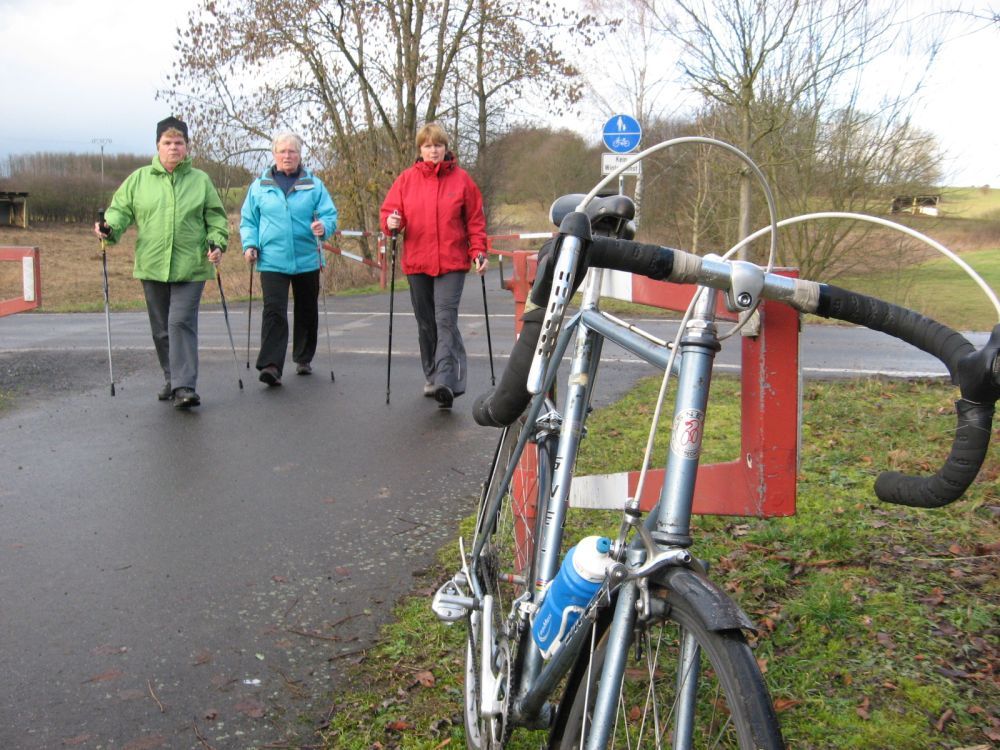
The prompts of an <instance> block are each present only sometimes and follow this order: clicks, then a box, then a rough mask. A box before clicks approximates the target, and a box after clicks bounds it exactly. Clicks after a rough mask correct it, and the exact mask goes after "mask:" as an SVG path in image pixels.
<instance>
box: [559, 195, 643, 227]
mask: <svg viewBox="0 0 1000 750" xmlns="http://www.w3.org/2000/svg"><path fill="white" fill-rule="evenodd" d="M583 198H584V195H583V193H571V194H569V195H564V196H562V197H561V198H556V199H555V200H554V201H553V202H552V207H551V208H549V219H551V220H552V223H553V224H555V225H556V226H557V227H558V226H559V225H560V224H562V220H563V218H564V217H565V216H566V214H568V213H571V212H572V211H575V210H576V207H577V206H578V205H580V201H582V200H583ZM586 213H587V217H588V218H589V219H590V225H591V226H592V227H593V228H594V230H597V231H598V232H599V230H602V229H603V230H613V229H615V228H616V227H617V226H618V224H619V223H620V222H631V221H632V219H634V218H635V203H633V202H632V199H631V198H629V197H628V196H627V195H619V194H617V193H615V194H613V195H603V196H600V197H598V198H594V199H593V200H591V201H590V203H588V204H587V208H586ZM599 233H600V232H599ZM634 235H635V232H634V230H633V232H632V236H634Z"/></svg>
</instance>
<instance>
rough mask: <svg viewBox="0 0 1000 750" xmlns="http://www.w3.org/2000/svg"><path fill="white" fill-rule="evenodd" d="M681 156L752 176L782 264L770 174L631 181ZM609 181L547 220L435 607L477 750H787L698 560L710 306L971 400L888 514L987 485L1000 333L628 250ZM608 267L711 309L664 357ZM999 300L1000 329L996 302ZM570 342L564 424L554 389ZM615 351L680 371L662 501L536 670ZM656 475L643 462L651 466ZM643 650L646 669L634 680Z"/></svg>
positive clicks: (702, 262) (614, 556)
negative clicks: (924, 364) (913, 355)
mask: <svg viewBox="0 0 1000 750" xmlns="http://www.w3.org/2000/svg"><path fill="white" fill-rule="evenodd" d="M683 142H697V143H707V144H710V145H717V146H721V147H723V148H725V149H727V150H729V151H730V152H731V153H734V154H735V155H737V156H738V157H739V158H741V159H742V160H743V161H744V162H745V163H746V164H747V165H748V166H749V167H750V169H751V170H754V172H755V173H756V174H757V175H758V179H759V180H761V181H762V184H764V185H765V192H766V194H767V198H768V204H769V208H770V211H771V226H770V227H769V228H768V230H769V231H770V235H771V251H772V257H773V252H774V248H775V242H776V236H777V231H776V230H777V228H778V227H779V226H781V225H782V223H781V222H778V221H777V220H776V217H775V212H774V208H773V201H772V200H771V197H770V193H769V192H768V191H767V189H766V183H764V182H763V175H762V174H760V171H759V169H757V168H756V165H754V164H753V162H752V161H750V160H749V158H747V157H746V156H745V155H743V154H742V153H740V152H738V151H737V150H736V149H734V148H733V147H732V146H729V145H728V144H723V143H721V142H718V141H714V140H712V139H703V138H687V139H677V140H675V141H668V142H666V143H665V144H659V146H657V147H654V148H653V149H647V150H646V151H645V152H643V153H642V154H640V155H638V156H637V157H635V158H633V159H632V160H631V161H630V162H629V163H626V164H624V165H622V167H621V169H625V168H627V167H628V166H630V164H631V163H634V161H636V160H638V159H641V158H642V157H643V156H645V155H648V154H649V153H652V152H653V151H654V150H657V149H659V148H666V147H669V146H672V145H677V144H679V143H683ZM614 177H615V175H614V174H612V175H610V176H609V177H608V178H607V179H606V180H605V181H604V183H602V184H599V185H598V186H597V187H596V188H595V189H594V190H593V191H592V193H591V194H589V195H587V196H584V197H583V198H582V199H581V198H579V196H573V197H569V198H567V199H563V200H561V201H557V202H556V203H555V204H554V205H553V211H552V218H553V220H554V222H555V223H556V224H557V225H559V227H560V232H559V237H558V239H557V240H556V241H555V242H554V243H552V244H549V245H547V247H546V248H544V249H543V251H542V253H540V255H539V262H538V271H537V274H536V279H535V283H534V286H533V288H532V292H531V299H530V304H529V305H528V306H526V308H525V313H524V315H523V318H522V321H523V327H522V331H521V335H520V337H519V338H518V340H517V342H516V344H515V346H514V349H513V350H512V352H511V355H510V359H509V362H508V365H507V367H506V369H505V371H504V373H503V374H502V376H501V379H500V383H499V385H498V386H497V387H496V388H495V389H494V390H493V391H491V392H490V393H488V394H485V395H484V396H482V397H480V399H479V400H478V401H477V402H476V405H475V407H474V409H473V413H474V416H475V418H476V421H477V422H479V423H480V424H482V425H487V426H493V427H499V428H500V429H501V434H500V438H499V441H498V445H497V449H496V451H495V453H494V456H493V460H492V462H491V467H490V470H489V473H488V476H487V479H486V481H485V482H484V487H483V492H482V496H481V498H480V505H479V511H478V514H477V521H476V527H475V532H474V535H473V540H472V546H471V549H470V550H469V551H468V553H467V552H466V550H465V548H464V543H462V542H460V551H461V557H462V569H461V570H460V571H459V572H458V573H457V574H456V575H455V576H454V577H453V578H452V579H451V580H449V581H448V582H447V583H445V584H444V585H443V586H442V587H441V588H440V589H439V590H438V592H437V593H436V594H435V597H434V602H433V605H432V606H433V608H434V611H435V612H436V614H437V615H438V616H439V617H440V618H441V619H443V620H446V621H455V620H460V619H464V620H466V621H467V625H468V632H467V642H466V667H465V696H464V698H465V710H464V717H465V727H466V741H467V745H468V747H469V748H473V749H475V750H487V749H489V750H493V749H496V748H502V747H504V746H505V745H506V743H507V741H508V739H509V737H510V734H511V732H512V730H513V729H514V728H516V727H527V728H534V729H545V730H546V731H547V732H548V746H549V747H550V748H580V749H581V750H582V749H583V748H586V750H603V749H604V748H608V747H613V748H619V747H621V748H642V747H655V748H660V747H671V748H674V749H675V750H680V749H687V748H729V747H732V748H740V750H757V749H760V748H782V747H784V742H783V739H782V734H781V728H780V726H779V722H778V719H777V715H776V712H775V710H774V707H773V705H772V702H771V698H770V696H769V694H768V690H767V686H766V684H765V682H764V679H763V677H762V675H761V672H760V669H759V667H758V665H757V662H756V660H755V658H754V655H753V653H752V651H751V649H750V646H749V645H748V642H747V638H746V636H745V633H746V632H748V631H752V630H753V628H754V625H753V623H752V622H751V620H750V618H749V617H748V616H747V615H746V614H745V613H744V612H743V611H742V610H741V609H740V607H739V605H738V604H737V603H735V602H734V601H733V600H731V599H730V598H729V596H728V595H727V594H726V593H725V592H724V591H723V590H722V589H721V588H720V587H719V586H717V585H716V584H714V583H713V582H712V579H711V578H710V577H709V574H708V566H707V564H706V563H705V562H703V561H701V560H699V559H698V558H697V557H695V556H694V554H692V551H691V548H692V546H693V543H694V540H693V539H692V536H691V528H690V519H691V513H692V498H693V493H694V482H695V474H696V472H697V468H698V461H699V456H700V453H701V445H700V434H701V431H702V429H701V428H702V427H703V425H704V418H705V414H706V409H707V404H708V400H709V387H710V383H711V374H712V366H713V361H714V356H715V353H716V351H717V350H718V349H719V348H720V335H719V332H718V330H717V326H716V300H717V297H718V296H719V294H720V293H724V295H725V300H726V304H727V306H728V307H729V309H730V310H732V311H734V312H739V313H741V316H742V319H744V320H745V319H746V318H747V317H748V316H749V314H750V313H752V311H753V310H755V309H756V307H757V305H759V304H760V302H761V301H762V300H765V299H766V300H778V301H781V302H784V303H786V304H788V305H790V306H791V307H793V308H795V309H796V310H798V311H799V312H800V313H802V312H807V313H813V314H818V315H821V316H824V317H831V318H836V319H839V320H844V321H847V322H851V323H856V324H860V325H864V326H866V327H868V328H872V329H874V330H879V331H882V332H885V333H888V334H890V335H893V336H896V337H897V338H900V339H901V340H903V341H906V342H908V343H910V344H912V345H914V346H917V347H918V348H920V349H922V350H924V351H926V352H928V353H930V354H933V355H934V356H936V357H938V358H939V359H940V360H941V361H942V362H943V363H944V364H945V365H946V366H947V368H948V371H949V373H950V374H951V376H952V380H953V382H955V383H956V384H958V385H959V387H960V391H961V399H960V400H959V401H958V402H957V403H956V409H957V414H958V416H957V421H958V428H957V431H956V434H955V438H954V442H953V445H952V449H951V453H950V455H949V457H948V459H947V461H946V462H945V464H944V465H943V467H942V468H941V469H940V470H939V471H938V472H937V473H936V474H935V475H933V476H929V477H911V476H904V475H901V474H898V473H892V472H887V473H883V474H882V475H880V476H879V477H878V479H877V480H876V483H875V492H876V495H877V496H878V497H879V498H880V499H882V500H884V501H888V502H892V503H897V504H902V505H909V506H916V507H927V508H931V507H940V506H942V505H945V504H948V503H951V502H954V501H955V500H957V499H958V498H959V497H960V496H961V495H962V494H963V493H964V491H965V490H966V489H967V488H968V486H969V485H970V484H971V483H972V482H973V481H974V480H975V478H976V475H977V473H978V471H979V467H980V466H981V464H982V462H983V460H984V458H985V456H986V451H987V448H988V445H989V437H990V433H991V430H992V418H993V412H994V405H995V403H996V401H997V400H998V398H1000V324H998V325H997V326H996V327H995V328H994V329H993V331H992V334H991V337H990V339H989V341H988V342H987V343H986V345H985V346H983V347H982V348H981V349H979V350H978V351H977V350H976V349H975V347H974V346H973V345H972V344H971V343H969V342H968V341H967V340H966V339H965V338H964V337H963V336H962V335H961V334H959V333H957V332H955V331H953V330H951V329H950V328H948V327H946V326H944V325H942V324H940V323H937V322H935V321H933V320H930V319H929V318H925V317H923V316H920V315H919V314H917V313H915V312H913V311H910V310H907V309H905V308H902V307H898V306H896V305H894V304H891V303H888V302H884V301H881V300H878V299H875V298H872V297H867V296H865V295H860V294H856V293H854V292H850V291H848V290H845V289H840V288H838V287H835V286H830V285H826V284H819V283H817V282H813V281H808V280H803V279H794V278H789V277H787V276H781V275H777V274H775V273H773V272H771V270H770V267H771V264H770V263H769V264H768V266H767V267H766V268H761V267H759V266H756V265H754V264H751V263H748V262H745V261H728V260H725V259H724V258H719V257H717V256H712V257H704V258H702V257H698V256H694V255H691V254H689V253H685V252H682V251H679V250H671V249H669V248H665V247H660V246H657V245H649V244H639V243H636V242H633V241H631V239H630V235H631V234H632V227H631V224H630V221H631V219H632V218H633V215H634V206H633V205H632V203H631V201H630V200H629V199H628V198H626V197H624V196H610V197H606V198H595V195H596V193H597V192H598V190H599V189H600V188H601V187H603V185H604V184H606V183H607V182H608V181H610V180H611V179H613V178H614ZM567 201H568V202H569V203H570V204H571V205H572V204H576V203H578V205H577V206H576V210H573V211H568V212H567V211H566V210H565V209H566V205H567ZM562 214H565V215H564V216H563V215H562ZM789 221H792V220H789ZM760 234H761V233H758V234H757V235H754V236H753V237H751V238H748V240H746V241H747V242H749V241H751V240H752V239H753V238H754V237H756V236H759V235H760ZM736 249H737V248H734V249H733V250H736ZM730 252H732V251H730ZM602 269H617V270H622V271H627V272H631V273H637V274H641V275H644V276H648V277H650V278H653V279H658V280H669V281H673V282H678V283H685V284H695V285H698V286H699V287H700V288H701V291H700V292H699V294H697V295H696V297H695V301H694V302H693V303H692V307H691V308H689V310H688V312H687V313H686V314H685V317H684V319H683V320H682V321H681V325H680V332H679V333H678V337H677V339H676V340H675V341H674V342H673V343H672V344H667V343H665V342H660V341H659V340H657V339H656V338H655V337H651V336H649V335H647V334H645V333H644V332H642V331H639V330H638V329H636V328H635V327H634V326H629V325H627V324H625V323H623V322H622V321H619V320H617V319H616V318H614V317H612V316H609V315H607V314H605V313H602V311H601V310H600V307H599V291H600V287H601V273H602ZM581 285H582V287H583V291H582V302H581V304H580V309H579V311H578V312H576V313H575V314H573V315H572V316H570V317H568V319H566V314H565V312H566V306H567V304H568V303H569V301H570V298H571V296H572V295H573V294H574V292H575V290H576V289H577V288H578V287H580V286H581ZM991 294H992V293H991ZM992 300H993V303H994V305H995V306H996V307H997V310H998V313H1000V302H998V301H997V300H996V296H995V295H993V296H992ZM574 336H575V339H576V342H575V346H574V349H573V354H572V356H571V357H570V372H569V375H568V379H567V386H566V393H565V395H564V398H563V403H564V406H563V409H562V411H561V412H560V411H558V410H557V409H556V406H555V403H554V399H553V397H552V389H553V385H554V383H555V382H556V377H557V372H558V369H559V363H560V362H561V361H562V360H563V358H564V356H565V355H566V352H567V350H568V349H569V346H570V343H571V339H573V337H574ZM605 341H612V342H614V343H616V344H618V345H619V346H621V347H623V348H624V349H626V350H627V351H629V352H630V353H631V354H633V355H635V356H637V357H639V358H641V359H643V360H645V361H646V362H649V363H651V364H653V365H656V366H658V367H659V368H661V369H663V370H664V371H665V372H666V373H667V374H668V375H669V374H671V373H674V372H676V376H677V386H676V389H675V397H674V398H675V403H674V429H673V431H672V434H673V437H672V439H671V443H670V449H669V451H668V456H667V460H666V467H665V473H664V482H663V490H662V493H661V495H660V501H659V503H658V504H657V506H656V508H655V509H654V510H653V511H652V512H651V513H649V514H648V515H647V516H646V518H643V517H642V514H641V513H640V511H639V509H638V504H637V502H636V501H635V499H634V498H624V499H623V512H622V520H621V524H620V528H619V532H618V535H617V537H616V538H615V539H614V540H613V542H612V544H611V552H610V556H609V563H608V565H607V567H606V569H605V575H604V578H603V581H602V582H601V583H600V586H599V588H598V590H597V592H596V593H595V594H594V595H593V596H592V597H591V598H590V600H589V602H588V603H587V604H586V605H585V606H583V607H581V608H580V613H579V616H578V618H577V619H576V620H575V623H574V624H572V626H570V627H568V628H567V629H566V631H565V632H564V633H563V634H562V637H561V638H560V639H559V642H558V644H557V647H556V648H555V649H550V650H549V652H548V653H547V654H545V655H543V653H542V650H541V649H540V648H539V646H538V645H536V643H535V641H534V640H533V638H532V632H531V630H532V619H533V617H534V616H535V614H536V613H537V612H538V611H539V608H540V607H541V606H542V605H543V604H544V601H545V596H546V595H547V586H548V585H549V584H550V582H552V581H553V580H554V579H556V577H557V576H558V574H559V569H560V560H559V554H560V551H561V548H562V541H563V540H562V532H563V527H564V521H565V517H566V512H567V508H568V499H569V488H570V484H571V481H572V474H573V468H574V465H575V459H576V455H577V451H578V449H579V446H580V441H581V438H582V435H583V433H584V429H585V425H586V418H587V414H588V411H589V406H590V399H591V395H592V391H593V385H594V382H595V380H596V376H597V373H598V365H599V362H600V354H601V350H602V346H603V343H604V342H605ZM661 393H662V392H661ZM654 427H655V425H654ZM681 437H686V439H687V442H686V444H683V445H682V444H681V443H682V442H684V441H682V440H681V439H680V438H681ZM648 463H649V458H648V452H647V458H646V460H645V461H644V468H645V467H647V466H648ZM526 492H531V493H532V494H533V495H534V497H535V498H536V500H535V504H537V514H536V515H535V517H534V518H532V517H531V516H530V515H529V513H528V507H527V506H528V505H529V504H528V503H525V502H524V500H523V498H524V497H526ZM639 494H640V492H638V491H637V492H636V497H638V496H639ZM632 650H634V652H635V660H634V662H631V663H633V664H635V666H631V667H630V659H629V653H630V651H632ZM546 656H548V657H549V658H546Z"/></svg>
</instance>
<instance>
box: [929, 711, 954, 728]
mask: <svg viewBox="0 0 1000 750" xmlns="http://www.w3.org/2000/svg"><path fill="white" fill-rule="evenodd" d="M954 720H955V712H954V711H953V710H951V709H950V708H949V709H947V710H946V711H945V712H944V713H943V714H941V715H940V716H939V717H938V720H937V721H935V722H934V728H935V729H936V730H938V731H939V732H943V731H944V728H945V727H946V726H947V725H948V722H951V721H954Z"/></svg>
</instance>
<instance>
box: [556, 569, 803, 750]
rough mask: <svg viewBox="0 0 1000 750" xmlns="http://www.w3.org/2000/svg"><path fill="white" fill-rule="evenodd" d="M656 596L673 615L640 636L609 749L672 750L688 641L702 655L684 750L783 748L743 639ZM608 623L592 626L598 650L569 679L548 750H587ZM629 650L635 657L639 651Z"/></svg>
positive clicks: (655, 591)
mask: <svg viewBox="0 0 1000 750" xmlns="http://www.w3.org/2000/svg"><path fill="white" fill-rule="evenodd" d="M651 596H654V597H657V596H659V597H664V598H666V599H667V601H668V610H667V614H666V615H665V616H664V617H663V619H661V620H660V621H658V622H654V623H651V624H648V625H646V626H644V627H643V628H641V629H640V630H639V633H640V635H641V637H642V639H643V649H642V651H641V653H642V657H641V658H642V660H643V661H641V662H640V663H639V667H635V666H634V665H635V663H636V662H635V661H634V660H633V661H631V662H630V664H631V665H632V666H629V667H628V668H626V672H625V677H624V679H623V687H622V690H621V691H620V692H619V695H618V700H617V701H616V704H617V709H616V717H615V720H614V729H613V732H612V736H611V738H610V740H609V743H608V748H612V749H615V748H630V749H640V748H653V747H655V748H660V747H674V746H673V745H672V744H671V743H672V742H673V737H674V735H675V731H676V727H675V726H674V722H675V720H676V716H677V712H676V710H674V699H675V697H676V693H677V690H676V685H677V682H678V674H677V672H678V671H679V668H678V665H679V664H680V659H679V658H678V646H677V644H678V643H679V642H680V639H681V638H682V637H683V636H684V634H685V633H687V634H690V636H691V637H693V639H694V641H695V642H696V643H697V644H698V646H699V647H700V649H701V659H700V666H701V677H700V679H699V681H698V683H699V685H698V699H697V709H696V714H697V715H696V716H695V717H694V728H693V732H692V736H693V739H692V741H691V742H690V743H687V744H684V745H683V747H684V748H685V750H709V749H711V750H715V749H716V748H718V749H719V750H723V749H730V748H737V749H738V750H781V748H784V741H783V740H782V737H781V729H780V726H779V724H778V719H777V715H776V713H775V711H774V706H773V704H772V702H771V698H770V695H769V694H768V691H767V687H766V685H765V684H764V679H763V676H762V675H761V672H760V668H759V667H758V665H757V661H756V659H755V658H754V655H753V652H752V651H751V649H750V647H749V646H748V645H747V642H746V638H745V636H744V635H743V633H742V632H741V631H739V630H722V631H713V630H709V629H708V627H707V626H706V625H705V623H704V621H703V620H702V618H701V617H700V616H699V615H698V613H697V610H696V609H695V608H694V607H693V606H692V605H691V604H689V603H688V602H687V601H685V600H684V599H681V598H679V597H676V596H670V595H669V594H668V592H667V591H666V590H665V589H663V588H661V587H653V586H651ZM610 620H611V616H610V613H608V614H606V615H605V616H604V617H602V618H599V620H598V622H597V623H596V624H595V626H594V628H595V631H594V639H593V640H594V643H595V644H596V645H595V648H594V649H592V650H590V649H587V650H585V653H583V654H582V655H581V658H580V660H579V662H578V664H577V667H576V668H575V669H574V670H573V672H572V673H571V675H570V679H569V681H568V682H567V686H566V688H565V690H564V693H563V696H562V700H561V701H560V706H559V711H558V714H557V718H556V720H555V722H554V725H553V728H552V730H551V733H550V737H549V748H550V750H556V749H558V750H577V749H579V748H582V747H583V746H584V742H585V739H586V738H585V736H583V735H584V732H585V729H584V725H585V721H584V719H585V717H586V726H589V725H590V724H589V722H590V719H591V716H590V713H591V710H592V707H593V703H594V701H595V699H596V695H597V688H598V686H599V683H600V672H601V668H602V667H603V664H604V657H605V654H606V645H607V635H608V632H609V627H608V626H609V624H610ZM629 648H630V650H631V652H632V655H633V657H634V656H635V643H634V642H633V643H632V644H630V646H629ZM588 666H589V670H588ZM588 675H590V676H589V677H588Z"/></svg>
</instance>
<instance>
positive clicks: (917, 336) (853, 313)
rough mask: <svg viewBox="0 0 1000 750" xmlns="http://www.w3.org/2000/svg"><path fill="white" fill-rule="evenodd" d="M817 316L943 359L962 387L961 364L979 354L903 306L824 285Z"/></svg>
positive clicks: (955, 333)
mask: <svg viewBox="0 0 1000 750" xmlns="http://www.w3.org/2000/svg"><path fill="white" fill-rule="evenodd" d="M816 314H817V315H821V316H823V317H825V318H836V319H837V320H843V321H846V322H848V323H857V324H858V325H862V326H864V327H865V328H871V329H872V330H873V331H882V332H883V333H888V334H889V335H890V336H895V337H896V338H897V339H900V340H902V341H905V342H906V343H908V344H912V345H913V346H915V347H917V348H918V349H921V350H923V351H925V352H927V353H928V354H931V355H933V356H935V357H937V358H938V359H940V360H941V361H942V362H943V363H944V365H945V367H947V368H948V372H949V373H951V380H952V382H953V383H955V384H958V362H959V360H961V359H962V357H964V356H966V355H967V354H970V353H972V352H974V351H975V347H974V346H973V345H972V344H970V343H969V341H968V340H967V339H966V338H965V336H963V335H962V334H960V333H959V332H958V331H954V330H952V329H951V328H949V327H948V326H946V325H942V324H941V323H938V322H937V321H936V320H931V319H930V318H927V317H924V316H923V315H920V314H919V313H915V312H913V310H908V309H907V308H905V307H900V306H899V305H893V304H892V303H890V302H885V301H883V300H880V299H876V298H874V297H868V296H867V295H864V294H857V293H856V292H852V291H849V290H847V289H841V288H840V287H837V286H832V285H829V284H820V297H819V305H818V307H817V310H816Z"/></svg>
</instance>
